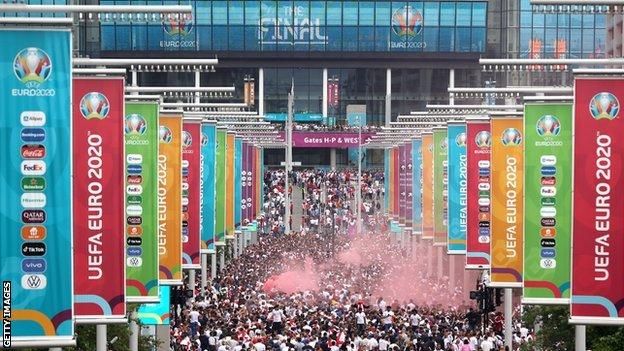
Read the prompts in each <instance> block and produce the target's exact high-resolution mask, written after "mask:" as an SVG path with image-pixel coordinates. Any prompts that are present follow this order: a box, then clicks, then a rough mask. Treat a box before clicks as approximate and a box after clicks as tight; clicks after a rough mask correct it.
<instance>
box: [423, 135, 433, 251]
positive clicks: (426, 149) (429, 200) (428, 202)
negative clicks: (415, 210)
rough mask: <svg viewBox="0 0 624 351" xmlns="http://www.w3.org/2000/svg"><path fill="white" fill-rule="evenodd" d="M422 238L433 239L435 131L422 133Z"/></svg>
mask: <svg viewBox="0 0 624 351" xmlns="http://www.w3.org/2000/svg"><path fill="white" fill-rule="evenodd" d="M422 180H423V181H422V223H423V225H422V227H423V229H422V238H423V239H433V133H431V132H429V133H423V134H422Z"/></svg>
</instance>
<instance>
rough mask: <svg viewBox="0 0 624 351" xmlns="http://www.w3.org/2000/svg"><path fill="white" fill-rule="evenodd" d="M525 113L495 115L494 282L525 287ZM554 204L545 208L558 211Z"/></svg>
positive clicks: (546, 212)
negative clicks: (523, 271) (523, 281)
mask: <svg viewBox="0 0 624 351" xmlns="http://www.w3.org/2000/svg"><path fill="white" fill-rule="evenodd" d="M523 129H524V128H523V121H522V116H492V121H491V131H492V153H491V155H490V160H491V163H492V165H491V167H492V168H491V172H492V176H491V177H492V179H491V182H490V184H491V187H492V188H491V192H490V191H487V190H479V195H481V194H482V193H481V192H482V191H483V192H487V194H486V193H484V195H490V197H491V199H492V200H491V201H492V205H491V206H492V209H491V218H492V222H491V223H492V234H491V242H490V252H491V257H492V261H491V262H490V272H491V274H490V281H491V283H490V286H491V287H499V288H521V287H522V265H523V264H522V258H523V255H524V254H523V249H524V220H523V217H524V201H523V194H524V131H523ZM554 211H555V209H554V207H546V208H542V212H544V215H546V216H549V217H552V216H554V215H555V213H554Z"/></svg>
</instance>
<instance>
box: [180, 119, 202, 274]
mask: <svg viewBox="0 0 624 351" xmlns="http://www.w3.org/2000/svg"><path fill="white" fill-rule="evenodd" d="M182 128H183V130H182V268H185V269H199V268H201V264H200V257H199V252H200V249H201V245H200V242H201V238H200V227H201V223H200V221H201V218H200V217H201V215H200V213H201V209H200V207H201V204H200V197H201V184H200V183H201V122H200V121H188V122H187V121H185V122H184V124H183V125H182Z"/></svg>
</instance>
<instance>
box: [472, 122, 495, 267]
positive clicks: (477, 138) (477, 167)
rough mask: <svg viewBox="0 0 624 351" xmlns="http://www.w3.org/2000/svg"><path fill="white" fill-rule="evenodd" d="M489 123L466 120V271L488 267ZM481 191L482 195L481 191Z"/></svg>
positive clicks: (490, 143)
mask: <svg viewBox="0 0 624 351" xmlns="http://www.w3.org/2000/svg"><path fill="white" fill-rule="evenodd" d="M491 145H492V136H491V134H490V120H489V118H488V117H483V118H470V119H468V118H467V119H466V155H467V157H468V169H467V174H466V180H467V181H468V186H467V187H466V191H467V195H468V196H467V198H468V203H467V207H468V211H467V213H468V218H467V220H466V269H489V268H490V237H491V223H490V222H491V221H490V219H491V218H490V209H491V208H490V202H491V200H490V194H489V191H490V175H491V167H490V148H491ZM482 191H483V192H482Z"/></svg>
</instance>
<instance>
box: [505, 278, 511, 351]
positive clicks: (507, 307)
mask: <svg viewBox="0 0 624 351" xmlns="http://www.w3.org/2000/svg"><path fill="white" fill-rule="evenodd" d="M512 299H513V294H512V290H511V288H505V296H504V301H503V304H504V312H505V346H508V347H509V349H510V350H511V349H512V343H513V330H512V323H511V318H512V315H513V305H512Z"/></svg>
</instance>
